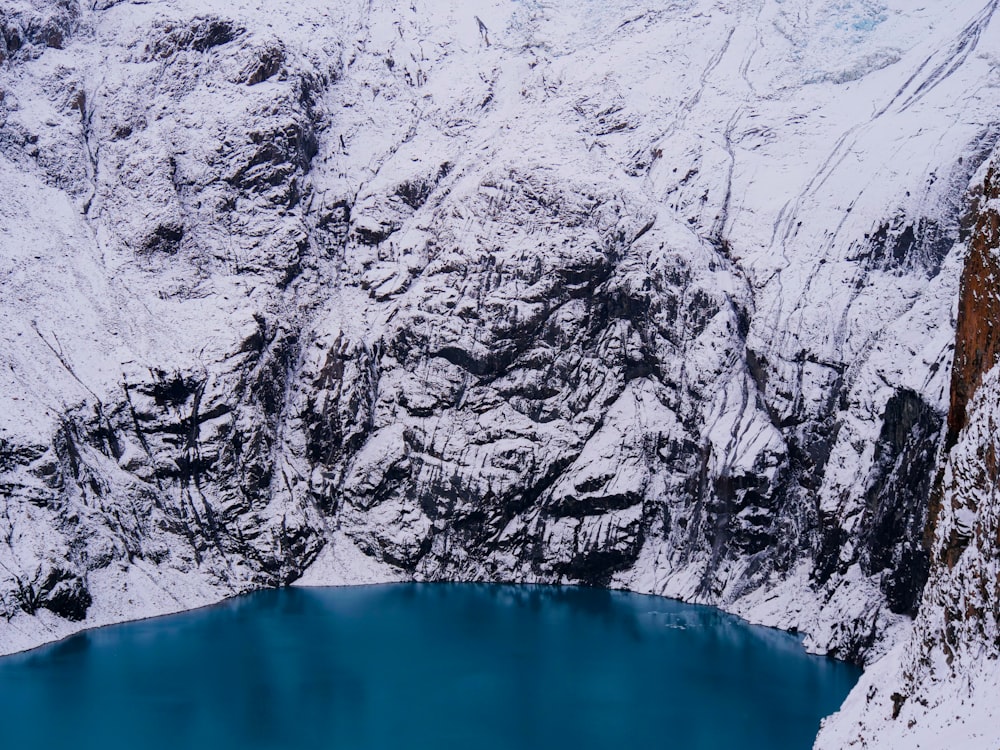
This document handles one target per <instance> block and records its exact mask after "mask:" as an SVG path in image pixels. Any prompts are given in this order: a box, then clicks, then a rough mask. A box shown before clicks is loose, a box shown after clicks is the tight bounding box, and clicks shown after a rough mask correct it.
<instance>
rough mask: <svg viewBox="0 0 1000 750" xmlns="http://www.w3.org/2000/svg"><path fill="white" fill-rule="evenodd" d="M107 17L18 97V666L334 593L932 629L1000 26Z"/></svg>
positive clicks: (6, 154) (711, 19) (677, 16)
mask: <svg viewBox="0 0 1000 750" xmlns="http://www.w3.org/2000/svg"><path fill="white" fill-rule="evenodd" d="M105 5H106V6H107V7H103V6H102V7H95V8H92V9H88V10H79V12H78V15H77V16H73V23H72V24H71V29H72V33H73V35H72V36H67V37H66V38H65V39H64V43H61V44H60V45H55V46H44V45H42V44H41V43H38V42H32V45H33V46H32V47H31V50H30V52H31V53H30V54H28V49H27V47H25V48H24V50H25V51H23V52H19V53H18V54H16V55H15V54H11V55H10V56H9V59H8V60H7V61H6V64H5V67H4V69H3V71H2V77H0V83H2V86H3V92H4V96H3V100H2V102H0V105H2V108H0V153H2V157H0V184H2V186H3V188H4V189H5V191H6V192H7V193H8V194H9V195H11V196H12V197H11V199H10V200H8V201H6V202H4V203H2V204H0V218H2V219H3V226H4V227H6V228H7V232H6V234H4V235H2V242H3V250H4V252H3V254H2V255H3V262H4V263H5V264H6V265H5V266H4V268H3V269H2V270H3V272H4V275H3V277H2V279H3V281H2V283H3V294H2V295H0V306H2V307H0V310H2V316H3V317H2V319H3V321H4V326H3V330H2V331H0V336H3V348H2V351H0V357H2V366H0V385H2V392H3V394H4V398H5V406H7V407H8V408H7V410H6V411H5V412H4V413H3V414H0V429H2V432H0V437H2V440H3V442H2V443H0V472H2V474H0V491H2V494H3V500H2V502H3V516H2V517H0V531H2V534H3V537H2V538H3V539H5V540H6V543H5V544H3V545H0V563H2V566H3V567H2V568H0V590H2V591H3V594H2V596H0V607H2V613H3V614H4V616H5V619H6V620H7V622H6V623H5V624H3V625H0V647H2V649H3V650H12V649H15V648H20V647H25V646H28V645H32V644H35V643H38V642H41V641H43V640H46V639H51V638H53V637H58V636H59V635H61V634H64V633H67V632H70V631H72V630H73V629H74V628H78V627H80V626H83V625H91V624H100V623H103V622H109V621H114V620H118V619H123V618H128V617H132V616H138V615H143V614H151V613H155V612H162V611H169V610H172V609H178V608H183V607H188V606H194V605H196V604H200V603H204V602H206V601H212V600H215V599H218V598H220V597H222V596H226V595H230V594H233V593H237V592H239V591H243V590H246V589H248V588H253V587H257V586H266V585H282V584H286V583H288V582H291V581H294V580H297V579H299V577H300V576H302V575H303V574H304V575H305V580H308V581H312V582H327V583H332V582H357V581H362V580H373V579H384V578H387V577H403V578H408V577H416V578H422V579H441V578H449V579H451V578H457V579H476V580H481V579H490V580H519V581H566V582H582V583H589V584H599V585H612V586H623V587H629V588H633V589H637V590H642V591H650V592H655V593H660V594H667V595H672V596H679V597H682V598H685V599H689V600H694V601H703V602H710V603H714V604H719V605H721V606H725V607H727V608H729V609H732V610H735V611H738V612H740V613H741V614H744V615H745V616H747V617H749V618H751V619H754V620H757V621H763V622H767V623H769V624H775V625H779V626H782V627H787V628H798V629H800V630H803V631H806V632H808V633H809V634H810V637H811V640H810V644H811V646H812V647H813V648H814V649H816V650H829V651H832V652H834V653H835V654H837V655H839V656H842V657H845V658H851V659H856V660H859V661H863V660H865V659H867V658H870V656H871V655H872V654H877V653H880V652H881V650H882V649H883V648H885V647H886V645H887V644H888V643H889V642H890V641H891V640H892V638H893V637H894V634H896V633H897V632H898V631H899V629H900V628H904V627H905V626H906V625H907V623H908V622H909V617H910V615H912V613H913V611H914V609H915V607H916V605H917V602H918V601H919V599H920V594H921V591H922V589H923V584H924V581H925V579H926V576H927V570H928V567H927V561H928V557H927V552H926V550H924V548H923V546H922V545H921V543H920V540H919V537H920V533H919V531H920V530H921V529H922V528H923V527H924V524H925V520H926V512H927V498H928V495H929V493H930V491H931V484H932V481H933V477H934V476H935V470H936V466H935V450H936V446H937V443H938V441H939V438H940V436H941V435H942V433H943V431H944V429H945V428H944V420H945V413H946V409H947V406H948V378H949V369H948V364H949V362H950V358H951V353H950V349H949V347H950V345H951V344H952V342H953V341H954V330H953V324H952V321H951V320H950V311H951V307H952V300H953V299H954V296H955V294H956V291H957V288H958V279H959V273H960V271H961V263H960V260H961V258H960V252H958V251H956V250H955V249H954V246H955V243H956V241H957V240H958V239H959V235H960V232H961V231H962V227H961V226H960V217H961V210H962V201H963V196H964V193H965V190H966V188H967V186H968V184H969V179H970V176H971V175H972V173H973V172H974V171H975V169H976V167H977V166H978V164H979V163H980V162H981V161H982V160H983V159H984V158H985V157H986V155H987V153H988V152H989V150H990V149H991V148H992V145H993V143H995V141H996V138H997V135H998V133H1000V130H998V129H997V127H996V123H995V122H994V119H991V118H993V117H994V115H995V113H994V111H993V108H992V105H991V104H990V102H989V98H988V97H986V96H984V95H981V93H980V92H981V88H982V86H981V83H982V82H983V81H987V80H989V76H990V75H992V73H991V71H992V70H993V68H992V67H991V66H992V63H991V62H990V60H989V58H988V56H986V57H984V56H982V55H979V54H978V53H977V54H974V53H975V52H976V49H977V46H978V45H980V44H988V42H989V40H991V39H994V38H995V36H996V30H995V29H994V24H993V22H992V13H991V12H988V11H989V10H990V7H992V4H991V5H990V6H986V7H985V8H984V9H983V11H982V12H976V13H975V14H971V13H970V12H969V11H968V9H964V8H963V7H962V4H961V3H957V4H956V5H955V7H951V6H947V4H945V5H943V6H942V7H941V8H935V9H934V11H933V13H931V12H927V13H924V12H921V13H909V12H903V11H906V9H905V8H894V9H893V10H892V13H891V14H885V17H884V18H883V16H882V15H879V14H878V13H874V11H872V9H871V8H870V7H869V5H870V4H864V3H861V4H856V6H857V7H855V5H851V12H852V13H856V14H858V20H857V24H858V25H857V28H855V29H854V31H850V30H847V27H844V26H843V25H842V24H841V19H840V18H838V17H835V15H830V14H825V13H818V14H805V13H798V12H796V7H798V6H799V5H801V3H784V4H777V3H761V4H760V5H759V7H750V6H746V7H743V6H742V5H741V6H739V7H737V6H736V5H733V7H731V8H720V7H717V5H716V4H713V3H703V4H700V5H699V4H698V3H694V4H692V7H691V8H681V7H680V6H678V7H675V8H673V10H670V11H663V10H662V9H661V10H655V9H653V10H651V9H649V8H645V7H640V6H638V5H635V4H633V3H630V2H622V3H610V4H601V5H600V6H599V7H591V6H588V11H587V13H581V12H580V9H579V8H577V7H575V6H572V5H567V6H566V7H565V8H562V7H559V8H555V7H549V8H543V7H541V6H536V5H534V4H530V3H529V4H521V3H513V4H506V3H495V4H490V3H483V5H482V8H479V9H477V13H475V14H473V13H472V12H471V11H470V10H469V9H468V8H466V7H465V6H464V5H463V4H461V3H453V4H448V3H426V4H425V3H414V4H413V6H412V8H410V9H409V10H399V9H398V8H396V7H395V6H394V4H391V3H370V4H368V6H366V7H364V8H358V9H354V8H335V9H334V8H328V7H326V6H325V5H323V4H321V3H317V4H315V5H314V6H313V5H310V4H308V3H306V4H302V5H301V6H299V5H297V6H296V7H295V8H294V9H293V10H288V11H287V12H286V11H285V10H283V11H282V12H280V13H279V12H277V11H276V10H275V9H274V8H273V7H268V5H267V4H259V5H255V4H254V3H245V4H243V5H241V6H240V7H239V8H238V9H230V8H228V7H227V8H223V7H222V6H219V7H218V8H217V9H214V10H213V9H209V8H207V7H205V5H204V3H186V2H182V1H181V0H176V1H175V2H170V3H160V4H157V5H156V6H155V7H154V6H149V5H143V4H130V3H118V4H110V3H109V4H105ZM695 5H698V6H699V8H700V10H701V11H703V12H697V10H698V9H697V8H694V7H693V6H695ZM702 6H704V7H702ZM792 6H796V7H792ZM946 6H947V7H946ZM49 7H50V6H48V5H43V4H27V5H25V8H26V9H27V10H24V11H23V12H22V11H18V12H19V13H20V14H21V15H18V16H17V17H18V18H20V19H23V18H27V17H28V16H26V15H24V14H25V13H28V11H29V10H30V11H31V13H35V14H36V15H37V14H42V15H44V13H48V11H47V10H46V9H48V8H49ZM52 7H58V8H62V9H64V10H65V9H66V8H69V7H70V6H67V5H65V4H62V5H59V4H57V5H56V6H52ZM73 7H76V6H73ZM237 11H238V12H237ZM53 12H55V11H53ZM67 12H69V11H67ZM73 12H74V13H75V12H77V11H73ZM57 15H58V14H57ZM71 15H72V14H71ZM476 16H478V17H479V19H480V20H482V21H483V24H484V26H486V27H487V31H486V32H483V31H481V30H480V27H479V26H478V24H477V22H476V20H475V19H476ZM966 16H970V17H968V18H967V17H966ZM39 17H41V16H39ZM47 17H48V16H46V18H47ZM53 17H55V16H53ZM59 17H60V18H61V17H62V16H59ZM68 17H69V16H67V18H68ZM4 18H5V20H4V23H5V24H8V25H10V23H12V22H10V23H9V18H8V17H7V16H5V17H4ZM17 23H19V24H21V26H20V27H19V28H21V27H25V28H26V27H27V26H26V25H25V24H27V25H28V26H30V25H31V23H34V22H30V23H29V22H27V21H23V20H19V21H17ZM60 23H62V22H61V21H60ZM5 28H6V27H5ZM32 28H34V26H32ZM67 28H70V26H67ZM667 30H669V33H667ZM869 32H871V33H869ZM904 32H905V33H904ZM845 34H846V36H845ZM36 36H37V35H36ZM32 38H35V37H32ZM903 38H905V39H907V40H911V41H909V42H907V43H908V44H910V45H911V46H909V47H907V48H905V49H901V48H899V44H900V42H899V39H903ZM983 39H985V40H986V43H983V42H981V41H980V40H983ZM8 46H9V45H8ZM831 49H837V50H838V52H837V54H836V55H830V54H829V52H830V50H831ZM790 61H794V64H792V62H790ZM844 101H850V102H852V103H853V105H854V106H851V107H844V106H843V102H844ZM806 104H808V106H806ZM872 113H874V114H872ZM901 133H902V134H903V135H904V136H905V137H904V138H902V140H899V139H900V134H901ZM888 143H891V144H894V145H893V146H892V148H888V147H887V145H886V144H888ZM942 144H943V145H942Z"/></svg>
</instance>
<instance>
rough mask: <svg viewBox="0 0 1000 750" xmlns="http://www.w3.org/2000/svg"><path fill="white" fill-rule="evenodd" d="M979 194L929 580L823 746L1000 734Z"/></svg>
mask: <svg viewBox="0 0 1000 750" xmlns="http://www.w3.org/2000/svg"><path fill="white" fill-rule="evenodd" d="M997 164H998V158H997V157H996V156H994V158H993V159H992V160H991V162H990V164H988V165H987V166H986V168H985V169H984V170H983V171H984V176H981V178H980V179H979V180H977V181H976V183H975V186H974V188H973V190H972V193H971V200H970V203H971V210H970V221H969V222H968V223H969V225H970V227H971V234H970V235H969V236H968V239H967V243H968V256H967V260H966V263H965V269H964V270H963V272H962V282H961V291H960V295H959V299H958V311H959V312H958V325H957V331H956V344H955V365H954V369H953V371H952V380H951V384H952V385H951V409H950V411H949V414H948V425H949V432H948V439H947V442H946V443H945V445H944V448H943V455H942V460H943V461H945V464H944V468H943V473H942V476H941V478H940V480H939V481H940V487H939V488H938V490H937V491H936V492H935V495H936V498H937V502H936V503H934V504H933V505H932V510H933V512H932V517H931V521H930V523H929V525H928V529H927V534H928V537H929V538H930V539H931V540H932V541H931V544H932V547H931V550H932V556H931V569H930V579H929V581H928V583H927V588H926V590H925V592H924V596H923V602H922V604H921V606H920V612H919V614H918V616H917V619H916V622H915V625H914V628H913V632H912V634H911V636H910V637H909V638H908V639H905V640H904V641H903V642H902V643H901V644H900V645H899V646H897V648H896V649H895V651H894V652H893V653H891V654H890V655H889V656H887V657H886V658H885V659H883V660H882V661H880V662H878V663H876V664H875V665H874V666H873V667H872V668H871V669H870V670H869V671H868V672H866V673H865V675H864V676H863V678H862V681H861V683H859V685H858V686H857V687H856V688H855V690H854V691H853V692H852V694H851V696H850V697H849V698H848V700H847V702H846V703H845V705H844V708H843V709H842V710H841V712H840V713H839V714H837V715H835V716H834V717H833V718H831V719H829V720H828V721H827V725H826V727H825V729H824V731H823V732H821V734H820V738H819V740H818V742H817V747H818V748H823V747H829V748H844V747H866V748H880V747H885V748H897V747H914V748H916V747H926V748H933V747H968V748H980V747H982V748H987V747H995V746H997V744H998V743H1000V712H998V709H997V705H996V695H997V691H998V689H1000V661H998V660H1000V612H998V609H997V602H998V601H1000V492H998V487H1000V463H998V456H1000V367H998V366H997V363H998V361H1000V357H998V354H1000V352H998V350H997V330H998V328H1000V275H998V273H997V271H998V270H1000V233H998V227H1000V186H998V185H997V181H996V178H997Z"/></svg>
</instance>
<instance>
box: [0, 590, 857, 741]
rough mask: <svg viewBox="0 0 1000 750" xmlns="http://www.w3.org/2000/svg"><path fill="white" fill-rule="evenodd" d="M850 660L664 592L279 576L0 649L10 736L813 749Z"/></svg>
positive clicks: (0, 705) (0, 713)
mask: <svg viewBox="0 0 1000 750" xmlns="http://www.w3.org/2000/svg"><path fill="white" fill-rule="evenodd" d="M857 676H858V675H857V671H856V670H854V669H853V668H851V667H849V666H847V665H844V664H840V663H837V662H833V661H831V660H827V659H821V658H816V657H810V656H807V655H806V654H805V653H804V651H803V649H802V646H801V644H800V643H799V641H798V639H797V638H795V637H794V636H791V635H788V634H786V633H780V632H778V631H774V630H769V629H765V628H759V627H752V626H748V625H746V624H745V623H742V622H741V621H739V620H738V619H736V618H734V617H731V616H729V615H725V614H723V613H721V612H719V611H718V610H715V609H711V608H709V607H696V606H690V605H684V604H680V603H677V602H672V601H669V600H665V599H660V598H657V597H648V596H640V595H635V594H628V593H622V592H611V591H602V590H595V589H578V588H560V587H544V586H489V585H476V584H394V585H388V586H370V587H359V588H345V589H286V590H281V591H265V592H260V593H257V594H252V595H249V596H245V597H241V598H239V599H235V600H232V601H230V602H227V603H225V604H223V605H220V606H218V607H213V608H210V609H205V610H198V611H195V612H188V613H185V614H181V615H173V616H170V617H165V618H159V619H155V620H147V621H143V622H137V623H129V624H126V625H121V626H114V627H110V628H103V629H99V630H94V631H89V632H86V633H81V634H80V635H77V636H74V637H73V638H70V639H68V640H66V641H63V642H62V643H59V644H55V645H53V646H50V647H46V648H42V649H38V650H36V651H32V652H29V653H27V654H21V655H17V656H13V657H7V658H4V659H0V722H2V725H3V726H4V730H5V740H6V742H5V744H6V745H7V746H8V747H18V748H33V747H37V748H63V747H65V748H79V749H80V750H85V749H86V748H123V749H124V748H133V747H136V748H138V747H141V748H150V749H155V748H168V747H169V748H209V747H211V748H216V749H225V748H240V749H241V750H246V749H254V748H298V747H310V748H311V747H321V748H345V749H349V750H365V749H367V748H414V749H420V748H432V747H433V748H467V747H475V748H498V749H499V748H517V750H522V749H530V748H542V747H544V748H611V747H622V746H626V745H639V746H642V747H652V748H678V749H681V748H683V749H684V750H691V749H698V748H725V749H726V750H729V749H730V748H745V749H747V750H755V749H757V748H767V750H773V749H775V748H782V749H785V748H787V749H789V750H794V748H803V750H805V749H806V748H809V747H810V746H811V743H812V738H813V736H814V735H815V732H816V730H817V728H818V725H819V720H820V718H821V717H822V716H824V715H826V714H828V713H830V712H832V711H833V710H835V709H836V708H837V706H838V705H839V703H840V702H841V701H842V700H843V698H844V696H845V695H846V694H847V692H848V691H849V690H850V688H851V687H852V685H853V684H854V682H855V681H856V679H857Z"/></svg>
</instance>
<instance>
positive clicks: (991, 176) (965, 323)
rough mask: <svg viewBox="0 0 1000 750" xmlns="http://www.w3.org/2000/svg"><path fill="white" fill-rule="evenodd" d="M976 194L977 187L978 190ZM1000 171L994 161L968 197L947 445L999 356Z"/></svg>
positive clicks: (952, 442)
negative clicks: (965, 254)
mask: <svg viewBox="0 0 1000 750" xmlns="http://www.w3.org/2000/svg"><path fill="white" fill-rule="evenodd" d="M977 193H978V191H977ZM998 199H1000V172H998V167H997V165H993V166H992V167H991V168H990V169H989V171H988V172H987V173H986V179H985V180H984V181H983V185H982V192H981V194H977V195H974V196H973V203H972V210H971V211H970V213H969V216H970V217H971V220H970V222H969V223H971V224H973V229H972V235H971V237H970V238H969V257H968V259H967V261H966V263H965V269H964V271H963V272H962V281H961V288H960V291H959V300H958V324H957V328H956V331H955V360H954V365H953V367H952V373H951V407H950V409H949V411H948V436H947V442H946V444H945V446H946V448H947V449H948V450H950V449H951V447H952V446H954V445H955V441H956V440H957V439H958V433H959V432H960V431H961V430H962V428H963V427H965V425H966V423H967V421H968V415H967V413H966V412H967V409H968V405H969V401H970V400H971V399H972V396H973V394H974V393H975V392H976V389H977V388H978V387H979V384H980V383H981V382H982V379H983V375H984V374H985V373H986V371H987V370H989V369H990V368H991V367H992V366H993V365H994V364H995V363H996V361H997V358H998V355H1000V252H998V248H1000V212H998V211H997V207H996V205H995V204H994V203H993V201H996V200H998Z"/></svg>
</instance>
